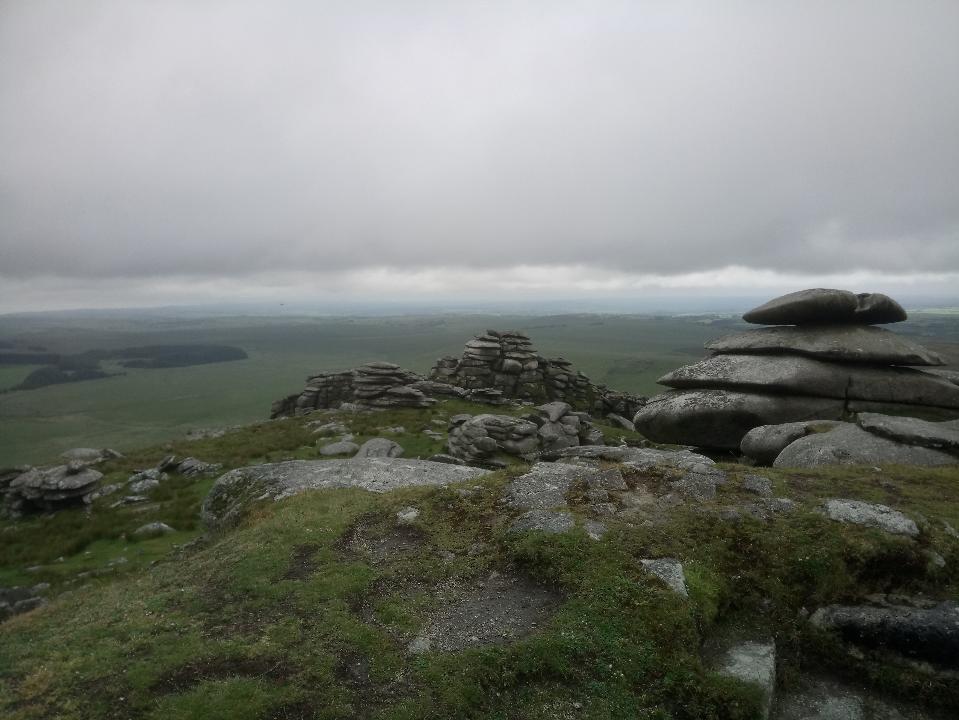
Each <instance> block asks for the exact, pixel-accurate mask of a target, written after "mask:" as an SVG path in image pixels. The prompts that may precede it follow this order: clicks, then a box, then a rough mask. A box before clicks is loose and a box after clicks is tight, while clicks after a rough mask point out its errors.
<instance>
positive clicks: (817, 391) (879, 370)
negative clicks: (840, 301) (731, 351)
mask: <svg viewBox="0 0 959 720" xmlns="http://www.w3.org/2000/svg"><path fill="white" fill-rule="evenodd" d="M658 382H659V384H660V385H666V386H668V387H674V388H720V389H732V390H748V391H758V392H771V393H786V394H792V395H814V396H816V397H827V398H838V399H842V400H846V399H853V400H868V401H870V402H881V403H904V404H908V405H932V406H938V407H946V408H959V386H957V385H953V384H952V383H951V382H949V381H948V380H946V379H945V378H942V377H940V376H938V375H934V374H932V373H927V372H923V371H922V370H915V369H913V368H904V367H877V366H870V365H862V364H858V363H857V364H853V363H849V362H832V361H828V360H819V359H816V358H812V357H807V356H804V355H751V354H735V355H725V354H724V355H714V356H712V357H708V358H706V359H704V360H701V361H699V362H697V363H694V364H692V365H686V366H684V367H681V368H678V369H676V370H673V371H672V372H670V373H667V374H666V375H664V376H663V377H661V378H660V379H659V381H658Z"/></svg>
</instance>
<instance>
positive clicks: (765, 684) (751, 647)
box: [718, 642, 776, 718]
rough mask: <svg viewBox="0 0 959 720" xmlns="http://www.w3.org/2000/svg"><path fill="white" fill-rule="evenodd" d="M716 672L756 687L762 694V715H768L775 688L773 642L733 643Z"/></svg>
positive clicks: (766, 716)
mask: <svg viewBox="0 0 959 720" xmlns="http://www.w3.org/2000/svg"><path fill="white" fill-rule="evenodd" d="M718 672H719V673H720V674H722V675H726V676H728V677H732V678H736V679H737V680H741V681H742V682H744V683H748V684H750V685H755V686H756V687H758V688H759V689H760V690H761V691H762V694H763V706H762V713H763V717H764V718H768V717H769V711H770V708H771V707H772V702H773V694H774V692H775V689H776V646H775V645H774V644H773V643H759V642H744V643H740V644H738V645H734V646H733V647H731V648H729V650H727V651H726V653H725V655H724V656H723V658H722V660H721V662H720V665H719V667H718Z"/></svg>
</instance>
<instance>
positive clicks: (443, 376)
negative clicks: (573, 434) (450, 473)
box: [430, 330, 645, 417]
mask: <svg viewBox="0 0 959 720" xmlns="http://www.w3.org/2000/svg"><path fill="white" fill-rule="evenodd" d="M430 379H432V380H435V381H438V382H441V383H444V384H446V385H452V386H456V387H461V388H464V389H465V390H466V392H467V395H466V397H468V398H469V399H472V400H476V401H479V402H490V403H491V404H496V403H497V402H499V401H502V400H508V399H519V400H532V401H541V402H542V401H544V400H549V401H561V402H567V403H569V404H570V405H571V406H572V407H574V408H576V409H577V410H584V411H587V412H592V413H594V414H596V415H607V414H609V413H616V414H619V415H625V416H627V417H632V416H633V415H634V414H635V413H636V411H637V410H638V409H639V408H640V407H642V405H643V403H644V402H645V398H642V397H638V396H635V395H630V394H629V393H620V392H614V391H610V390H609V389H607V388H606V387H605V386H603V385H594V384H593V383H592V382H590V379H589V378H588V377H587V376H586V375H584V374H583V373H582V372H579V371H577V370H576V369H575V368H573V364H572V363H571V362H570V361H569V360H566V359H564V358H545V357H543V356H542V355H540V354H539V353H538V352H537V351H536V349H535V348H534V347H533V344H532V342H531V341H530V339H529V337H528V336H527V335H525V334H524V333H522V332H519V331H518V330H504V331H500V330H487V331H486V333H485V334H483V335H477V336H476V337H474V338H473V339H472V340H470V341H469V342H467V343H466V347H465V348H464V349H463V355H462V356H461V357H459V358H457V357H455V356H452V355H448V356H446V357H443V358H440V359H439V360H437V361H436V364H435V365H434V367H433V369H432V370H431V371H430Z"/></svg>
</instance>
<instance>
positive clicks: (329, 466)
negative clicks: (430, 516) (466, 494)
mask: <svg viewBox="0 0 959 720" xmlns="http://www.w3.org/2000/svg"><path fill="white" fill-rule="evenodd" d="M487 472H488V471H486V470H481V469H478V468H473V467H466V466H462V465H451V464H447V463H438V462H430V461H428V460H406V459H402V458H363V459H351V460H291V461H289V462H282V463H270V464H267V465H253V466H250V467H245V468H237V469H236V470H231V471H230V472H228V473H226V474H224V475H222V476H221V477H220V478H218V479H217V481H216V482H215V483H214V485H213V488H212V489H211V490H210V493H209V494H208V495H207V497H206V499H205V500H204V501H203V508H202V517H203V521H204V523H205V524H206V525H207V526H208V527H212V528H219V527H224V526H227V525H230V524H232V523H234V522H235V521H236V520H237V519H238V518H239V516H240V514H241V513H242V512H243V511H244V510H245V509H246V507H248V506H249V505H250V504H251V503H253V502H256V501H258V500H279V499H282V498H286V497H290V496H291V495H296V494H299V493H301V492H305V491H307V490H326V489H333V488H347V487H351V488H359V489H362V490H368V491H370V492H380V493H382V492H390V491H392V490H396V489H397V488H402V487H410V486H419V485H425V486H444V485H449V484H451V483H455V482H460V481H463V480H474V479H476V478H478V477H481V476H483V475H485V474H486V473H487Z"/></svg>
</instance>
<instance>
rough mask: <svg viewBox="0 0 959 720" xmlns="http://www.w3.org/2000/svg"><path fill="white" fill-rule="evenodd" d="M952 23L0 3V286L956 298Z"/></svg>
mask: <svg viewBox="0 0 959 720" xmlns="http://www.w3.org/2000/svg"><path fill="white" fill-rule="evenodd" d="M957 36H959V4H957V3H955V2H952V1H951V0H946V1H944V2H925V1H921V0H917V1H916V2H909V3H905V2H876V1H871V2H852V1H850V2H803V3H786V2H782V3H779V2H764V3H755V2H724V3H712V2H705V1H704V2H699V3H683V2H644V3H637V2H604V3H596V2H529V3H515V2H494V3H482V4H480V3H471V4H466V3H448V2H428V1H425V0H424V1H422V2H414V3H391V2H382V3H373V2H352V3H316V2H282V3H281V2H269V1H267V0H263V2H235V1H231V2H225V1H224V2H216V1H214V0H210V1H208V2H202V3H196V2H191V1H186V0H184V1H183V2H172V1H168V2H163V3H156V2H138V1H136V0H117V1H116V2H95V1H94V0H91V1H90V2H85V3H73V2H69V1H68V0H63V1H62V2H47V1H45V0H21V1H20V2H16V1H15V0H14V1H11V2H6V3H3V4H2V5H0V158H2V164H0V275H6V276H10V277H20V278H22V277H28V276H31V275H39V274H60V275H65V276H78V277H82V276H86V277H133V276H143V275H167V274H169V275H173V274H177V275H183V274H190V273H196V274H211V273H212V274H222V275H242V274H247V273H255V272H261V271H284V270H297V271H303V270H311V269H312V270H337V269H352V268H360V267H364V266H370V265H384V266H392V267H398V268H404V267H405V268H415V267H424V266H434V265H435V266H444V265H465V266H471V267H475V268H484V267H496V266H500V265H503V266H506V265H516V264H523V263H529V264H537V265H543V264H550V263H556V264H589V265H594V266H600V267H609V268H615V269H617V270H621V271H636V272H645V273H664V274H669V273H679V272H687V271H695V270H703V269H709V268H715V267H721V266H724V265H729V264H736V265H743V266H750V267H754V268H771V269H778V270H783V271H789V272H810V273H821V272H829V271H839V270H853V269H866V270H876V271H889V272H896V273H904V272H922V271H934V272H945V271H959V133H957V132H956V129H957V128H959V83H957V82H955V79H956V78H957V77H959V43H957V42H956V37H957Z"/></svg>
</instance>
